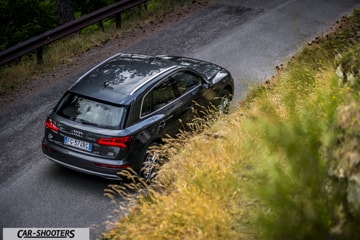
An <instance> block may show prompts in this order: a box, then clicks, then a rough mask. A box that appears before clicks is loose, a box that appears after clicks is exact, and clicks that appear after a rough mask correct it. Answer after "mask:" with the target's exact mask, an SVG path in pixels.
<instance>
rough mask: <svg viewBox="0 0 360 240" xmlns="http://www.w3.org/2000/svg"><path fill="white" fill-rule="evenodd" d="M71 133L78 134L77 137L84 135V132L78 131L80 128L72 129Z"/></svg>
mask: <svg viewBox="0 0 360 240" xmlns="http://www.w3.org/2000/svg"><path fill="white" fill-rule="evenodd" d="M70 133H71V134H72V135H74V136H77V137H82V136H83V133H82V132H80V131H78V130H72V131H71V132H70Z"/></svg>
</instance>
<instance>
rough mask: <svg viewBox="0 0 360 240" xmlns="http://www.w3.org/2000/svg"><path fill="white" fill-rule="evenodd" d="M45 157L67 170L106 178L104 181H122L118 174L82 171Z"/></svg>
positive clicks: (82, 169) (79, 168)
mask: <svg viewBox="0 0 360 240" xmlns="http://www.w3.org/2000/svg"><path fill="white" fill-rule="evenodd" d="M44 155H45V157H46V158H47V159H49V160H51V161H53V162H56V163H58V164H60V165H62V166H64V167H66V168H69V169H72V170H75V171H78V172H82V173H86V174H89V175H95V176H99V177H103V178H106V179H111V180H122V178H121V177H120V176H119V175H118V174H109V173H102V172H96V171H92V170H88V169H84V168H81V167H77V166H74V165H70V164H67V163H64V162H61V161H58V160H56V159H54V158H52V157H50V156H48V155H46V154H44Z"/></svg>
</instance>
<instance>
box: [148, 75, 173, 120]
mask: <svg viewBox="0 0 360 240" xmlns="http://www.w3.org/2000/svg"><path fill="white" fill-rule="evenodd" d="M175 98H176V94H175V86H174V82H173V80H172V78H168V79H167V80H165V81H163V82H162V83H161V84H159V85H158V86H156V87H155V88H154V89H152V90H151V91H150V92H149V93H148V94H146V96H145V97H144V99H143V103H142V109H141V116H145V115H147V114H149V113H151V112H153V111H156V110H158V109H160V108H162V107H163V106H165V105H166V104H168V103H169V102H171V101H173V100H174V99H175Z"/></svg>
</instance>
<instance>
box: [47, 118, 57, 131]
mask: <svg viewBox="0 0 360 240" xmlns="http://www.w3.org/2000/svg"><path fill="white" fill-rule="evenodd" d="M45 125H46V127H48V128H50V129H51V130H53V131H55V132H58V131H59V127H58V126H56V124H55V123H54V121H53V120H51V119H50V118H48V119H46V122H45Z"/></svg>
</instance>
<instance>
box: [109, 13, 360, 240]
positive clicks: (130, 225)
mask: <svg viewBox="0 0 360 240" xmlns="http://www.w3.org/2000/svg"><path fill="white" fill-rule="evenodd" d="M359 49H360V10H359V9H358V10H355V11H354V13H353V16H352V17H350V18H343V19H341V21H340V22H339V24H338V27H337V28H336V29H333V31H332V32H331V33H329V34H328V35H324V36H321V37H319V38H316V39H315V40H314V42H313V43H312V44H311V45H309V46H305V47H304V49H303V51H302V52H300V53H299V54H298V55H296V56H295V57H294V58H293V59H292V60H291V61H290V62H289V63H288V64H287V65H286V67H285V68H284V69H282V70H280V71H279V72H278V74H277V76H276V77H275V78H274V79H272V80H271V81H269V82H267V83H265V84H263V85H261V86H258V87H255V88H254V89H253V90H252V91H251V92H250V93H249V94H248V96H247V98H246V99H245V100H244V101H243V102H241V104H240V106H239V107H238V109H237V110H236V111H234V112H233V113H231V114H230V115H228V116H217V118H216V119H215V120H214V119H213V120H212V121H208V120H209V119H205V120H199V119H198V120H197V122H196V124H194V127H195V129H199V128H200V129H201V131H198V132H201V133H197V134H186V133H184V134H183V135H181V136H180V138H179V139H177V140H175V139H170V140H169V142H168V144H166V145H165V146H164V147H163V149H160V152H161V153H162V154H164V155H166V156H167V157H168V158H169V159H170V161H168V162H166V163H165V164H164V166H163V167H162V169H161V171H160V173H159V175H158V179H157V181H156V182H155V183H154V184H153V185H151V186H147V185H146V184H140V185H141V187H139V186H137V185H135V184H130V185H128V186H125V185H124V186H122V187H119V186H110V188H109V189H108V190H107V193H106V194H107V195H109V196H111V197H112V198H113V199H116V197H115V196H117V195H119V194H120V195H121V196H123V197H126V198H127V199H128V200H129V201H130V202H131V203H132V204H130V206H132V207H130V209H129V208H126V212H123V213H124V214H125V216H124V215H122V216H121V217H120V219H119V220H115V221H113V222H111V223H109V229H108V231H107V232H105V233H104V239H197V240H200V239H359V238H360V234H359V232H358V230H357V227H358V225H359V223H360V222H359V220H360V197H359V194H358V193H359V190H360V181H359V180H358V179H359V178H358V176H359V171H358V166H359V165H360V148H359V147H358V146H360V144H359V143H360V140H359V139H360V134H359V133H360V131H359V130H360V121H359V120H358V119H360V118H359V113H360V107H358V106H360V105H359V94H358V92H359V86H360V85H359V83H360V72H359V59H360V56H359ZM196 132H197V131H196ZM144 186H145V187H144ZM126 189H135V190H137V189H139V191H140V192H142V193H144V194H133V192H131V193H128V192H127V191H126ZM129 201H128V202H129ZM119 209H121V208H119ZM120 212H121V211H120Z"/></svg>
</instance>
